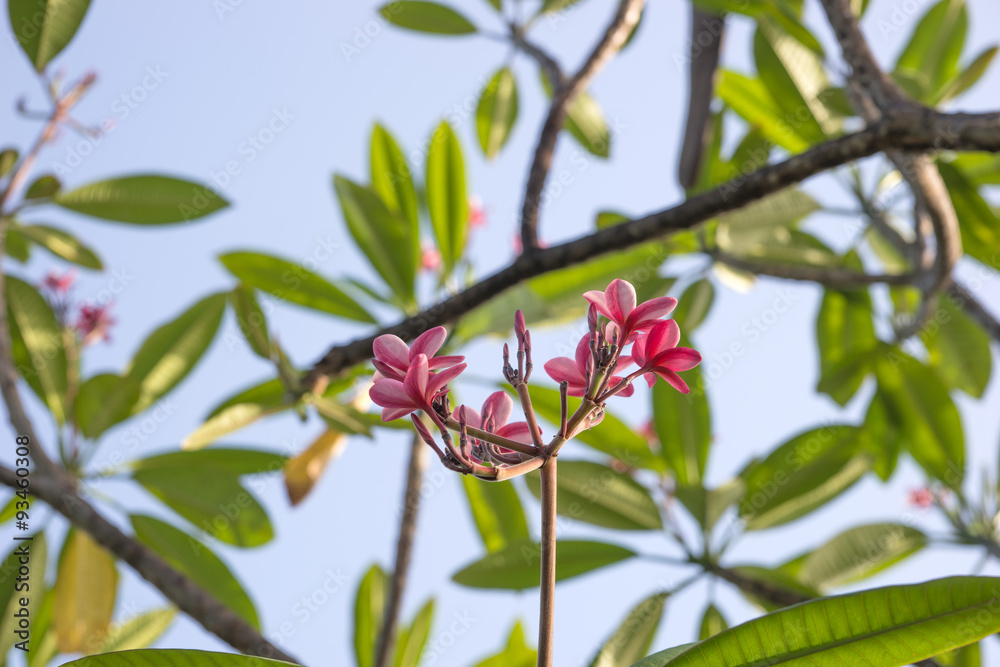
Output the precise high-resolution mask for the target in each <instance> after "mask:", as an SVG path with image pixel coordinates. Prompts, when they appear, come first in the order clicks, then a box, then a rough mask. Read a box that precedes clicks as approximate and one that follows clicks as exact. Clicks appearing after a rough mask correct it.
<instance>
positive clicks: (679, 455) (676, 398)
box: [652, 368, 712, 486]
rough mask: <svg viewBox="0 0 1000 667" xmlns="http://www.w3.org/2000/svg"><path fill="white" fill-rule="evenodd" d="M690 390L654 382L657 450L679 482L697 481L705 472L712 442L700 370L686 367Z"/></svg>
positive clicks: (709, 414) (654, 421)
mask: <svg viewBox="0 0 1000 667" xmlns="http://www.w3.org/2000/svg"><path fill="white" fill-rule="evenodd" d="M684 375H685V378H686V380H687V381H688V383H689V385H690V386H691V393H690V394H682V393H680V392H679V391H677V390H676V389H674V388H673V387H671V386H670V385H668V384H666V383H665V382H657V383H656V384H655V385H653V391H652V397H653V428H654V429H655V430H656V435H657V437H658V438H659V440H660V454H661V455H662V456H663V459H664V460H665V461H666V462H667V464H668V465H669V466H670V470H671V471H672V472H673V473H674V477H676V479H677V483H678V484H682V485H691V486H693V485H697V484H700V483H701V481H702V477H703V476H704V474H705V465H706V464H707V463H708V448H709V445H710V444H711V442H712V418H711V413H710V412H709V409H708V397H707V395H706V393H705V385H704V382H703V381H702V377H701V370H700V369H698V368H693V369H691V370H690V371H687V372H686V373H685V374H684Z"/></svg>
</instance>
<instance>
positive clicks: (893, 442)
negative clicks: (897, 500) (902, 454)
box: [861, 391, 902, 482]
mask: <svg viewBox="0 0 1000 667" xmlns="http://www.w3.org/2000/svg"><path fill="white" fill-rule="evenodd" d="M861 428H862V434H863V437H864V440H865V448H866V449H867V450H868V451H869V452H870V453H871V454H872V456H873V457H874V459H875V460H874V463H873V464H872V468H873V469H874V470H875V474H876V475H878V476H879V477H880V478H881V479H882V481H883V482H888V481H889V478H890V477H892V473H893V471H895V470H896V463H897V461H898V459H899V450H900V448H901V446H902V436H901V432H900V430H899V428H898V427H897V426H896V423H895V422H894V420H893V417H892V415H890V414H889V408H888V407H887V405H886V402H885V400H884V399H883V398H882V394H881V392H880V391H876V392H875V394H874V395H873V396H872V400H871V403H869V404H868V412H866V413H865V421H864V424H862V426H861Z"/></svg>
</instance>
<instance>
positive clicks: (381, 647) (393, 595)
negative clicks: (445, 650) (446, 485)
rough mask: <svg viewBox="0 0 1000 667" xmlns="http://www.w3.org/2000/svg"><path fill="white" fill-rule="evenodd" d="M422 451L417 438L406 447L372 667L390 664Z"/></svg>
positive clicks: (416, 503)
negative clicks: (396, 529) (406, 461)
mask: <svg viewBox="0 0 1000 667" xmlns="http://www.w3.org/2000/svg"><path fill="white" fill-rule="evenodd" d="M426 461H427V457H426V449H425V447H424V442H423V440H421V439H420V437H419V436H416V435H415V436H414V437H413V443H412V444H411V445H410V462H409V464H408V465H407V469H406V490H405V491H404V492H403V513H402V516H401V517H400V520H399V539H398V540H397V541H396V562H395V564H394V565H393V568H392V580H391V582H390V584H389V601H388V603H387V604H386V606H385V615H384V617H383V619H382V632H381V633H380V634H379V639H378V652H377V655H376V658H375V667H389V665H390V664H391V663H392V655H393V651H392V649H393V642H394V640H395V638H396V628H397V627H398V626H399V610H400V607H401V606H402V604H403V591H404V590H405V589H406V575H407V571H408V570H409V567H410V554H411V553H412V551H413V535H414V533H415V532H416V527H417V510H418V508H419V507H420V485H421V480H422V479H423V476H424V468H426V465H427V464H426Z"/></svg>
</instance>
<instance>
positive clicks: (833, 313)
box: [816, 289, 878, 405]
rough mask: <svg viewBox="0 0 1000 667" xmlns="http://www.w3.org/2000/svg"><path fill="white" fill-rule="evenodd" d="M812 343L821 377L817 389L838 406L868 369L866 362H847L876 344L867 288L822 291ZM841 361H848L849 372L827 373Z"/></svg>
mask: <svg viewBox="0 0 1000 667" xmlns="http://www.w3.org/2000/svg"><path fill="white" fill-rule="evenodd" d="M816 342H817V344H818V346H819V372H820V378H821V379H820V384H819V387H817V391H822V392H824V393H826V394H829V396H830V397H831V398H832V399H833V400H835V401H836V402H837V403H839V404H840V405H846V404H847V402H848V401H849V400H851V398H852V397H853V396H854V394H856V393H857V391H858V389H859V388H860V387H861V383H862V382H864V379H865V378H866V377H867V376H868V373H870V372H871V370H872V369H871V364H870V363H853V364H851V362H853V361H854V360H855V359H858V357H859V355H865V354H866V353H868V352H870V351H871V350H872V349H874V348H875V346H876V345H877V344H878V339H877V338H876V337H875V327H874V325H873V324H872V302H871V297H870V296H869V295H868V290H857V291H851V292H839V291H836V290H830V289H828V290H825V291H824V293H823V302H822V303H821V304H820V307H819V314H818V315H817V316H816ZM864 359H866V360H867V359H868V357H867V356H865V357H864ZM845 364H851V365H850V367H849V372H847V373H838V374H837V375H836V376H832V375H831V374H832V373H833V372H834V371H839V370H841V369H842V368H844V367H845ZM831 378H833V379H831Z"/></svg>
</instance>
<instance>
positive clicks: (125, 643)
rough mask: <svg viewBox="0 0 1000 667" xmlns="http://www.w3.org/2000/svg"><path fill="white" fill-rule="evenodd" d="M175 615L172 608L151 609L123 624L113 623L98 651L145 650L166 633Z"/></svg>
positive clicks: (175, 611)
mask: <svg viewBox="0 0 1000 667" xmlns="http://www.w3.org/2000/svg"><path fill="white" fill-rule="evenodd" d="M176 615H177V610H176V609H173V608H169V609H151V610H150V611H147V612H146V613H144V614H139V615H137V616H133V617H132V618H130V619H128V620H127V621H125V622H123V623H114V624H112V625H111V627H110V628H109V629H108V634H107V635H105V637H104V642H103V643H102V644H101V648H100V649H99V651H100V652H101V653H110V652H112V651H132V650H135V649H139V648H146V647H147V646H149V645H150V644H152V643H153V642H155V641H156V640H157V639H159V638H160V635H162V634H163V633H164V632H166V631H167V628H169V627H170V624H171V623H173V622H174V617H175V616H176Z"/></svg>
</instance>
